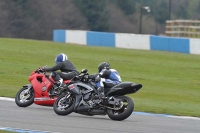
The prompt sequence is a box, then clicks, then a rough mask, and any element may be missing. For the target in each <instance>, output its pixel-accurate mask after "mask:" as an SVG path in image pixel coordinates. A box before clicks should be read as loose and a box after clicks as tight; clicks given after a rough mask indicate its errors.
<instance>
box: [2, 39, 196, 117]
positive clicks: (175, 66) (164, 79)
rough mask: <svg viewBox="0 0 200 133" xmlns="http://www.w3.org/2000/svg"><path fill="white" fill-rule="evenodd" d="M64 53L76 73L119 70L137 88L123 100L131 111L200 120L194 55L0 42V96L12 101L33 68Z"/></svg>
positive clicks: (22, 40)
mask: <svg viewBox="0 0 200 133" xmlns="http://www.w3.org/2000/svg"><path fill="white" fill-rule="evenodd" d="M61 52H63V53H66V54H67V55H68V58H69V60H71V61H72V62H73V63H74V64H75V66H76V67H77V69H78V70H79V71H80V70H81V69H82V68H87V69H88V70H89V73H90V74H93V73H96V72H97V66H98V64H99V63H100V62H102V61H108V62H109V63H110V64H111V67H112V68H115V69H117V70H118V71H119V73H120V75H121V77H122V80H123V81H132V82H136V83H141V84H142V85H143V88H142V89H141V90H140V91H139V92H137V93H135V94H131V95H129V96H130V97H131V98H132V99H133V100H134V102H135V110H136V111H144V112H152V113H165V114H174V115H188V116H197V117H200V106H199V103H200V98H199V96H200V89H199V88H200V73H199V66H200V55H191V54H182V53H172V52H161V51H146V50H133V49H119V48H109V47H92V46H82V45H75V44H65V43H55V42H51V41H37V40H26V39H9V38H1V39H0V75H1V82H0V96H3V97H12V98H14V97H15V95H16V93H17V91H18V90H19V89H20V88H21V87H22V85H24V84H27V83H29V82H28V76H29V75H30V73H31V72H32V71H33V70H35V69H37V68H38V67H39V66H45V65H48V66H53V65H54V58H55V56H56V55H57V54H58V53H61Z"/></svg>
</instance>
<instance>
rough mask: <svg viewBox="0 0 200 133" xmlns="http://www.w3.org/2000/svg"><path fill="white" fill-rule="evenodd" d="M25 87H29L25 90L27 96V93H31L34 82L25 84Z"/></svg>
mask: <svg viewBox="0 0 200 133" xmlns="http://www.w3.org/2000/svg"><path fill="white" fill-rule="evenodd" d="M23 87H27V88H28V89H27V90H25V92H24V95H25V96H26V95H28V94H29V92H30V90H31V88H32V87H33V86H32V84H27V85H24V86H23Z"/></svg>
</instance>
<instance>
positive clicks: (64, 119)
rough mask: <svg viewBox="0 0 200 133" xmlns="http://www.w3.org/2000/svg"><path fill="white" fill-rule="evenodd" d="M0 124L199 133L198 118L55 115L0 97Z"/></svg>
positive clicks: (82, 131)
mask: <svg viewBox="0 0 200 133" xmlns="http://www.w3.org/2000/svg"><path fill="white" fill-rule="evenodd" d="M0 127H10V128H17V129H28V130H39V131H41V132H40V133H43V132H44V131H48V132H57V133H58V132H59V133H200V119H184V118H183V119H181V118H176V117H163V116H153V115H141V114H132V115H131V116H130V117H129V118H127V119H126V120H124V121H113V120H111V119H109V117H108V116H84V115H80V114H76V113H72V114H70V115H68V116H58V115H57V114H55V113H54V111H53V108H52V107H44V106H39V105H31V106H29V107H26V108H21V107H18V106H17V105H16V104H15V102H13V101H4V100H0ZM0 132H1V130H0ZM30 132H31V131H30Z"/></svg>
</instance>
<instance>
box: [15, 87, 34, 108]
mask: <svg viewBox="0 0 200 133" xmlns="http://www.w3.org/2000/svg"><path fill="white" fill-rule="evenodd" d="M27 89H28V88H27V87H23V88H21V89H20V90H19V91H18V93H17V94H16V96H15V103H16V104H17V105H18V106H19V107H27V106H30V105H31V104H33V102H34V93H33V91H31V90H30V91H31V92H29V93H28V94H25V91H26V90H27Z"/></svg>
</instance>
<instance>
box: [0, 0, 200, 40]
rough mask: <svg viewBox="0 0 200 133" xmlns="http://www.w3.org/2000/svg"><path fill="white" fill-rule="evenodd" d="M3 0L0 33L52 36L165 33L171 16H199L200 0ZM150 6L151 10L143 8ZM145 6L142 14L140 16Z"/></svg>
mask: <svg viewBox="0 0 200 133" xmlns="http://www.w3.org/2000/svg"><path fill="white" fill-rule="evenodd" d="M169 4H170V0H159V1H158V0H59V1H58V0H34V1H33V0H1V2H0V36H1V37H12V38H28V39H38V40H52V36H53V30H54V29H71V30H91V31H102V32H120V33H135V34H138V33H139V27H140V24H141V21H142V34H156V35H158V34H164V33H165V22H166V20H168V19H169V16H171V17H170V19H200V14H199V11H200V0H171V8H169V7H170V5H169ZM146 6H149V7H150V9H151V11H150V12H147V11H146V10H145V9H144V8H142V7H146ZM141 9H142V14H143V16H142V18H141V19H140V16H141Z"/></svg>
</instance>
